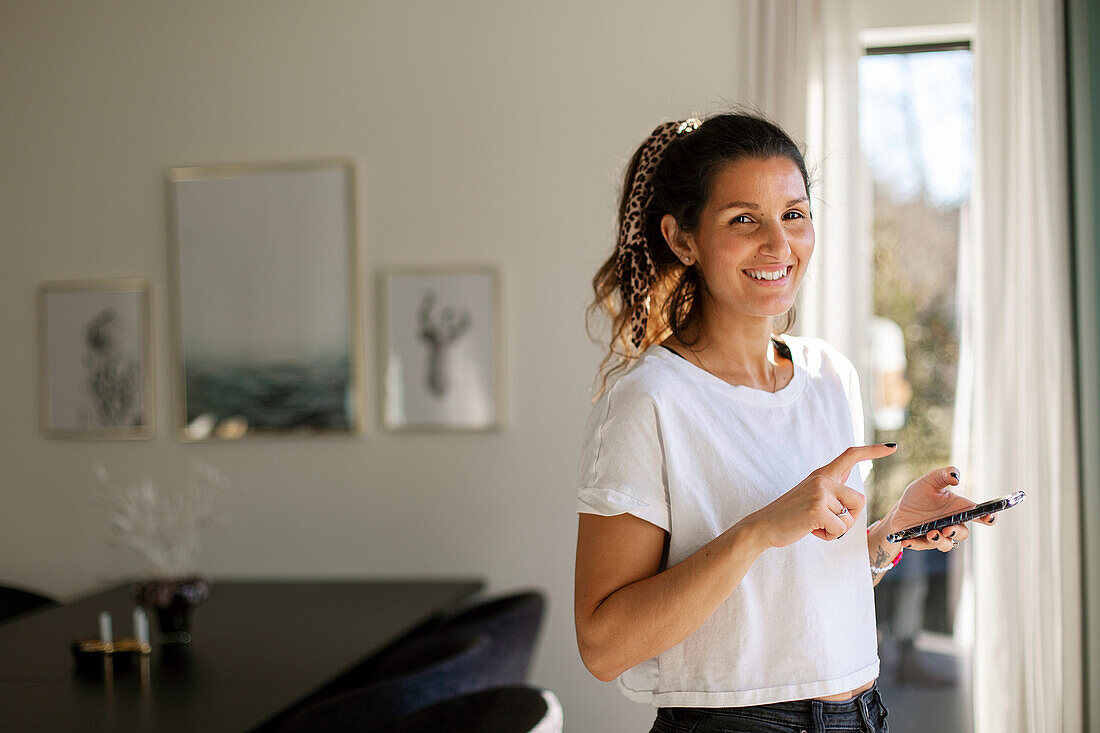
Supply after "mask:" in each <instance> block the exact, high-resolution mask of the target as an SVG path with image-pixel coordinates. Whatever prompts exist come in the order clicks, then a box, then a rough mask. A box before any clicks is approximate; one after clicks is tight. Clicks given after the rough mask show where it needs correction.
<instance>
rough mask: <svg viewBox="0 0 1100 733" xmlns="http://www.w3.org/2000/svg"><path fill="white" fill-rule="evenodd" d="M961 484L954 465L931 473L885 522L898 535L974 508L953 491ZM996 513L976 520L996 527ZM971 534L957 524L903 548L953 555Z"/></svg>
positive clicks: (915, 484) (913, 485)
mask: <svg viewBox="0 0 1100 733" xmlns="http://www.w3.org/2000/svg"><path fill="white" fill-rule="evenodd" d="M958 485H959V469H957V468H955V467H954V466H947V467H946V468H937V469H935V470H932V471H929V472H928V473H926V474H925V475H923V476H921V477H920V478H919V479H917V480H916V481H914V482H913V483H911V484H909V486H908V487H907V488H906V489H905V493H903V494H902V495H901V498H900V499H898V503H897V504H896V505H894V508H893V509H892V510H891V511H890V513H889V514H888V515H887V516H886V518H885V519H884V520H883V521H884V522H885V523H886V527H887V531H888V532H898V531H900V530H903V529H905V528H906V527H914V526H916V525H918V524H924V523H925V522H928V521H930V520H933V519H936V518H938V517H943V516H947V515H949V514H954V513H956V512H961V511H963V510H965V509H969V508H971V507H972V506H974V502H972V501H970V500H969V499H966V498H964V497H962V496H959V495H958V494H956V493H954V492H952V491H951V487H952V486H958ZM996 519H997V515H995V514H987V515H986V516H984V517H981V518H979V519H977V520H975V521H978V522H982V523H983V524H993V523H994V522H995V521H996ZM969 535H970V530H969V529H967V527H966V525H964V524H955V525H951V526H950V527H945V528H944V529H943V530H933V531H931V532H929V533H928V534H926V535H924V536H923V537H916V538H914V539H911V540H905V541H904V542H902V543H901V545H902V547H904V548H906V549H910V548H912V549H914V550H932V549H936V550H939V551H940V552H950V551H951V550H953V549H955V548H956V547H958V543H960V542H962V541H963V540H965V539H966V538H967V537H968V536H969Z"/></svg>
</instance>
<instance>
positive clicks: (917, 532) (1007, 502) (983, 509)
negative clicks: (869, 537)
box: [886, 491, 1027, 542]
mask: <svg viewBox="0 0 1100 733" xmlns="http://www.w3.org/2000/svg"><path fill="white" fill-rule="evenodd" d="M1026 497H1027V494H1025V493H1024V492H1022V491H1016V492H1013V493H1011V494H1009V495H1008V496H1004V497H1001V498H1000V499H994V500H992V501H987V502H984V503H982V504H978V505H977V506H975V507H972V508H970V509H967V510H965V511H961V512H956V513H954V514H951V515H949V516H946V517H940V518H939V519H932V520H929V521H927V522H925V523H924V524H918V525H917V526H916V527H909V528H908V529H903V530H901V531H900V532H891V533H890V534H888V535H886V541H887V542H901V541H902V540H911V539H913V538H914V537H921V536H923V535H926V534H928V533H929V532H931V531H932V530H935V529H943V528H944V527H950V526H951V525H953V524H962V523H963V522H969V521H972V520H974V519H977V518H978V517H984V516H985V515H986V514H994V513H996V512H1001V511H1004V510H1005V509H1008V508H1009V507H1013V506H1016V505H1017V504H1019V503H1020V502H1021V501H1023V500H1024V499H1025V498H1026Z"/></svg>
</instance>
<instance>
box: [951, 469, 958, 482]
mask: <svg viewBox="0 0 1100 733" xmlns="http://www.w3.org/2000/svg"><path fill="white" fill-rule="evenodd" d="M951 477H952V478H954V479H955V480H956V481H958V480H959V474H957V473H955V472H954V471H952V472H951Z"/></svg>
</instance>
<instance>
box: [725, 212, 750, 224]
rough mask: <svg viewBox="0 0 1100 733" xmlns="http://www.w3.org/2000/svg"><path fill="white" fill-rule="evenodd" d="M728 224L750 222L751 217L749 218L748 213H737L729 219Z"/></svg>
mask: <svg viewBox="0 0 1100 733" xmlns="http://www.w3.org/2000/svg"><path fill="white" fill-rule="evenodd" d="M730 224H752V219H751V218H749V216H748V214H738V215H737V216H735V217H733V218H732V219H730Z"/></svg>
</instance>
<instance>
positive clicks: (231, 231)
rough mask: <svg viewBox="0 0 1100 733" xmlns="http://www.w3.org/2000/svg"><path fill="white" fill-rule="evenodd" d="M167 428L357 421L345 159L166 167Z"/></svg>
mask: <svg viewBox="0 0 1100 733" xmlns="http://www.w3.org/2000/svg"><path fill="white" fill-rule="evenodd" d="M167 192H168V216H169V222H168V231H169V239H170V248H171V251H170V255H169V262H170V266H171V268H172V275H171V278H170V280H171V282H172V285H173V287H174V297H173V313H172V325H173V330H174V332H175V333H174V339H173V345H174V346H173V348H174V354H173V362H174V367H175V369H174V371H175V381H176V406H175V415H176V417H175V424H176V435H177V437H178V438H179V439H180V440H183V441H187V442H190V441H200V440H237V439H241V438H255V437H271V436H314V435H347V434H351V433H358V432H360V431H361V430H362V424H363V420H362V407H361V403H362V397H361V389H360V384H361V379H360V373H361V368H360V351H361V350H360V337H359V330H360V329H359V325H358V313H359V307H358V294H357V282H358V264H357V257H356V231H355V213H354V212H355V190H354V169H353V166H352V164H351V163H350V162H349V161H345V160H321V161H309V162H300V163H270V164H248V165H222V166H203V167H194V168H173V169H171V170H169V171H168V173H167Z"/></svg>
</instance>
